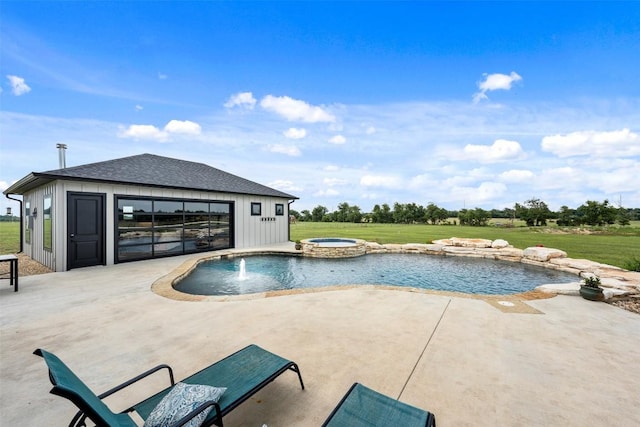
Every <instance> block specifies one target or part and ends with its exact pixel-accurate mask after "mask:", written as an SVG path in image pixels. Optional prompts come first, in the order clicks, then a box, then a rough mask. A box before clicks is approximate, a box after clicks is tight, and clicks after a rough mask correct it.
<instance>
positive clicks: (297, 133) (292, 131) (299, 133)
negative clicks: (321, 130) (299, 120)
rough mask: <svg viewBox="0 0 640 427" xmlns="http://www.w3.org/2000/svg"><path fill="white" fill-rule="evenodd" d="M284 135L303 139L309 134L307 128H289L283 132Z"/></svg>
mask: <svg viewBox="0 0 640 427" xmlns="http://www.w3.org/2000/svg"><path fill="white" fill-rule="evenodd" d="M283 135H284V136H285V137H286V138H289V139H302V138H304V137H305V136H307V130H306V129H304V128H299V129H298V128H289V129H287V130H285V131H284V132H283Z"/></svg>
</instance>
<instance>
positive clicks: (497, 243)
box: [491, 239, 509, 249]
mask: <svg viewBox="0 0 640 427" xmlns="http://www.w3.org/2000/svg"><path fill="white" fill-rule="evenodd" d="M491 247H492V248H494V249H502V248H507V247H509V242H507V241H506V240H502V239H496V240H494V241H493V242H491Z"/></svg>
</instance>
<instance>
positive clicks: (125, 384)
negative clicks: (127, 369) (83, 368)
mask: <svg viewBox="0 0 640 427" xmlns="http://www.w3.org/2000/svg"><path fill="white" fill-rule="evenodd" d="M161 369H166V370H167V371H169V381H170V382H171V385H175V381H174V379H173V369H171V366H169V365H165V364H162V365H158V366H156V367H154V368H151V369H149V370H148V371H145V372H143V373H141V374H140V375H137V376H135V377H133V378H131V379H130V380H128V381H125V382H123V383H122V384H120V385H117V386H115V387H113V388H112V389H110V390H107V391H105V392H104V393H102V394H99V395H98V397H99V398H100V399H104V398H105V397H107V396H110V395H112V394H113V393H115V392H118V391H120V390H122V389H123V388H126V387H129V386H130V385H131V384H135V383H137V382H138V381H140V380H142V379H144V378H146V377H148V376H149V375H151V374H153V373H155V372H158V371H159V370H161Z"/></svg>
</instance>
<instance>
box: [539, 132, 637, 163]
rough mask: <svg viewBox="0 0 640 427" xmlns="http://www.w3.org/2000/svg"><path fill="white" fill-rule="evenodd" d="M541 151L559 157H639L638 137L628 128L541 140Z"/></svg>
mask: <svg viewBox="0 0 640 427" xmlns="http://www.w3.org/2000/svg"><path fill="white" fill-rule="evenodd" d="M542 150H543V151H548V152H551V153H553V154H555V155H556V156H559V157H571V156H586V155H593V156H600V157H631V156H638V155H640V135H638V134H637V133H635V132H631V131H630V130H629V129H628V128H624V129H622V130H614V131H610V132H596V131H592V130H589V131H578V132H571V133H569V134H566V135H551V136H545V137H544V138H542Z"/></svg>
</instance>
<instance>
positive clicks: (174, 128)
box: [118, 120, 202, 142]
mask: <svg viewBox="0 0 640 427" xmlns="http://www.w3.org/2000/svg"><path fill="white" fill-rule="evenodd" d="M201 130H202V129H201V127H200V125H199V124H198V123H195V122H192V121H190V120H171V121H169V123H167V124H166V125H165V127H164V129H162V130H161V129H159V128H158V127H156V126H153V125H130V126H129V127H128V128H126V129H123V128H121V129H120V132H119V133H118V136H119V137H120V138H132V139H138V140H141V139H147V140H156V141H160V142H165V141H168V140H169V137H170V135H172V134H184V135H200V132H201Z"/></svg>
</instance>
